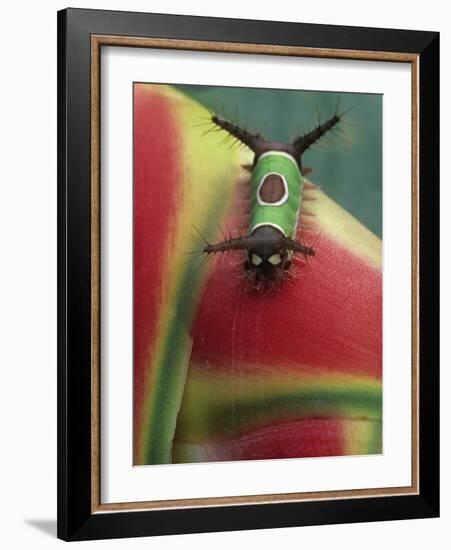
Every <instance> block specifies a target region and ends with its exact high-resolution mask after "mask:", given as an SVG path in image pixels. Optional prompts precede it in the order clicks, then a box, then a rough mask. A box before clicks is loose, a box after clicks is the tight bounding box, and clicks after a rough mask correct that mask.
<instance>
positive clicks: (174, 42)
mask: <svg viewBox="0 0 451 550" xmlns="http://www.w3.org/2000/svg"><path fill="white" fill-rule="evenodd" d="M58 72H59V73H58V77H59V79H58V87H59V90H58V91H59V103H58V132H59V134H58V147H59V153H58V180H59V181H58V186H59V187H58V194H59V199H58V200H59V219H58V223H59V229H58V235H59V258H58V262H59V324H58V327H59V337H58V341H59V371H58V377H59V380H58V398H59V411H58V434H59V444H58V453H59V458H58V467H59V472H58V481H59V484H58V485H59V488H58V536H59V537H60V538H62V539H65V540H83V539H96V538H113V537H131V536H146V535H159V534H170V533H189V532H205V531H220V530H236V529H254V528H271V527H284V526H297V525H312V524H327V523H344V522H358V521H377V520H387V519H403V518H423V517H434V516H437V515H438V513H439V489H438V479H439V464H438V457H439V442H438V434H439V431H438V427H439V424H438V410H439V403H438V397H439V393H438V307H439V306H438V198H439V187H438V160H439V159H438V154H439V153H438V151H439V147H438V139H439V112H438V109H439V107H438V93H439V92H438V77H439V36H438V33H432V32H423V31H404V30H388V29H371V28H356V27H334V26H327V25H312V24H301V23H296V24H293V23H281V22H277V23H276V22H269V21H251V20H238V19H236V20H235V19H217V18H206V17H205V18H204V17H191V16H172V15H156V14H144V13H130V12H109V11H98V10H79V9H68V10H64V11H62V12H59V14H58Z"/></svg>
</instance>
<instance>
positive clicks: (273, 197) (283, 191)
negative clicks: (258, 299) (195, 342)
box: [203, 110, 344, 288]
mask: <svg viewBox="0 0 451 550" xmlns="http://www.w3.org/2000/svg"><path fill="white" fill-rule="evenodd" d="M343 114H344V113H342V114H338V110H337V111H336V112H335V114H334V115H333V116H332V117H331V118H329V119H328V120H326V121H325V122H324V123H322V124H321V123H319V124H318V125H317V126H316V127H315V128H314V129H313V130H311V131H310V132H307V133H305V134H304V135H300V136H298V137H296V138H295V139H294V140H293V141H292V142H291V143H284V142H279V141H267V140H266V139H264V138H263V136H262V135H261V134H260V133H256V134H253V133H251V132H249V131H248V130H246V129H244V128H241V127H239V126H238V125H237V124H235V123H233V122H231V121H229V120H226V119H225V118H223V117H220V116H218V115H217V114H213V115H212V116H211V123H212V124H213V125H214V126H215V127H217V128H218V129H222V130H225V131H226V132H227V133H228V134H229V135H230V136H231V137H233V138H235V139H236V140H237V141H238V142H240V143H241V144H242V145H245V146H247V147H248V148H249V149H250V150H251V151H252V152H253V153H254V159H253V163H252V164H251V165H249V166H246V167H247V168H248V169H249V170H250V171H251V181H250V207H251V208H250V219H249V226H248V231H247V234H245V235H241V236H239V237H235V238H232V237H230V238H227V239H224V240H223V241H221V242H218V243H215V244H210V243H206V244H205V247H204V248H203V252H204V253H205V254H207V255H209V254H216V253H225V252H229V251H233V250H243V251H245V252H246V259H245V262H244V269H245V272H246V276H247V278H248V280H249V281H250V282H251V283H252V284H254V285H255V286H256V287H258V288H261V287H265V286H274V283H277V282H278V281H280V280H282V279H284V278H285V275H286V274H287V272H288V270H289V269H290V267H291V265H292V263H293V257H294V255H296V254H300V255H303V256H304V257H307V256H314V255H315V249H314V248H313V247H309V246H306V245H305V244H303V243H301V242H300V241H299V240H298V239H297V238H296V234H297V229H298V223H299V214H300V210H301V205H302V193H303V187H304V177H303V167H302V155H303V154H304V153H305V151H306V150H307V149H309V147H311V146H312V145H313V144H315V143H316V142H317V141H318V140H319V139H320V138H321V137H322V136H324V135H325V134H326V133H327V132H329V131H330V130H332V128H334V126H336V125H337V124H338V123H339V122H340V120H341V118H342V116H343Z"/></svg>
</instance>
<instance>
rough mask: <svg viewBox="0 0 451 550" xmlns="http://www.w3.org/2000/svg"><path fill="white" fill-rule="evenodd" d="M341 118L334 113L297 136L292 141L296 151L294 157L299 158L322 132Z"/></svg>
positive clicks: (322, 134)
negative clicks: (321, 122)
mask: <svg viewBox="0 0 451 550" xmlns="http://www.w3.org/2000/svg"><path fill="white" fill-rule="evenodd" d="M340 120H341V115H339V114H337V113H336V114H335V115H334V116H333V117H331V118H329V120H326V122H323V124H319V125H318V126H317V127H316V128H315V129H313V130H312V131H311V132H307V133H306V134H304V135H303V136H299V137H297V138H296V139H295V140H294V141H293V147H294V149H295V151H296V157H297V158H299V157H300V156H301V155H302V153H304V152H305V151H306V150H307V149H308V148H309V147H311V146H312V145H313V144H314V143H316V142H317V141H318V140H319V139H320V138H321V137H322V136H324V134H326V133H327V132H328V131H329V130H331V129H332V128H333V127H334V126H335V125H336V124H338V123H339V122H340Z"/></svg>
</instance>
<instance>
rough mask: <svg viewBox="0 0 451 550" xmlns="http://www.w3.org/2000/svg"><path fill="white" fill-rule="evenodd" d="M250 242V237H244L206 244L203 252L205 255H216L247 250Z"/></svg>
mask: <svg viewBox="0 0 451 550" xmlns="http://www.w3.org/2000/svg"><path fill="white" fill-rule="evenodd" d="M251 242H252V241H251V237H249V236H247V235H244V236H242V237H235V238H232V239H226V240H225V241H222V242H220V243H216V244H207V245H205V246H204V249H203V250H204V252H205V253H206V254H216V253H217V252H228V251H230V250H249V247H250V245H251Z"/></svg>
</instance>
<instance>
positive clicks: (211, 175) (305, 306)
mask: <svg viewBox="0 0 451 550" xmlns="http://www.w3.org/2000/svg"><path fill="white" fill-rule="evenodd" d="M208 116H209V113H208V111H207V110H206V109H205V108H204V107H202V106H201V105H199V104H198V103H196V102H195V101H193V100H192V99H190V98H188V97H187V96H185V95H184V94H182V93H181V92H178V91H176V90H175V89H174V88H171V87H169V86H163V85H150V84H135V87H134V442H135V447H134V463H135V464H162V463H171V462H202V461H224V460H250V459H266V458H291V457H318V456H340V455H351V454H374V453H380V452H382V273H381V242H380V240H379V239H378V238H377V237H376V236H374V235H373V234H372V233H371V232H370V231H369V230H368V229H366V228H365V227H364V226H363V225H362V224H360V223H359V222H358V221H357V220H356V219H355V218H353V217H352V216H351V215H350V214H348V213H347V212H346V211H345V210H343V209H342V208H341V207H340V206H338V205H337V204H336V203H335V202H333V201H332V200H331V199H330V198H328V197H327V196H326V195H325V194H324V193H323V192H321V191H320V190H319V189H318V188H317V187H316V186H315V185H313V184H312V183H309V182H307V181H306V182H305V184H304V190H303V203H302V210H301V217H300V225H299V230H298V235H297V239H298V240H299V242H303V243H305V244H306V245H308V246H314V249H315V255H314V257H306V258H299V259H298V260H296V261H295V265H294V266H293V267H294V268H293V270H292V272H291V274H290V277H288V278H287V279H286V280H283V281H280V284H278V285H277V286H276V287H275V288H270V289H263V290H261V291H256V290H255V289H252V288H249V285H248V282H247V281H246V277H245V275H244V268H243V266H244V261H245V258H244V256H243V253H242V251H232V252H228V253H227V254H224V255H215V256H212V257H211V258H206V257H204V255H203V252H202V250H203V248H204V247H205V243H204V242H203V241H202V239H205V240H206V241H207V242H208V243H210V242H217V241H218V240H220V238H222V237H221V235H222V231H225V232H230V233H231V234H232V236H238V235H242V234H243V233H245V232H246V227H247V225H246V224H247V221H248V213H247V211H246V206H247V204H248V202H249V201H248V200H247V198H248V194H249V172H248V171H246V170H245V169H244V168H243V166H242V165H243V164H246V163H248V162H249V161H250V160H252V157H251V155H250V154H249V152H246V151H241V150H240V149H232V150H231V149H230V148H229V147H227V145H226V144H224V143H223V141H224V139H225V138H226V133H225V132H224V131H223V130H221V129H219V130H218V131H213V132H207V133H205V128H203V127H202V126H200V125H199V121H201V120H202V119H204V118H205V117H208ZM344 185H345V182H344ZM199 235H200V236H199ZM193 238H194V240H193ZM198 239H199V241H200V242H196V240H198ZM191 252H194V254H190V253H191ZM204 260H206V261H204Z"/></svg>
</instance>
